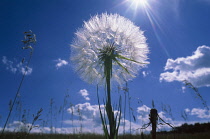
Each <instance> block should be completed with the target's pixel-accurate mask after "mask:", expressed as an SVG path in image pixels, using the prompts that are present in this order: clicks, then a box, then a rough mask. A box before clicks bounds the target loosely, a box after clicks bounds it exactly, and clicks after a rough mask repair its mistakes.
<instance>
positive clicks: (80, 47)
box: [70, 13, 149, 84]
mask: <svg viewBox="0 0 210 139" xmlns="http://www.w3.org/2000/svg"><path fill="white" fill-rule="evenodd" d="M112 44H114V47H115V50H116V52H117V53H118V54H119V55H121V56H123V57H125V58H128V59H131V60H133V61H131V60H126V59H120V58H118V59H117V60H118V61H119V62H120V64H121V65H122V66H123V67H124V68H122V67H121V66H119V64H118V63H116V62H114V61H113V62H112V79H111V80H112V81H117V82H118V83H119V84H122V83H123V82H124V81H128V80H131V79H132V78H134V77H135V76H136V75H138V71H139V70H140V69H141V68H142V67H145V66H146V65H145V64H142V63H148V62H147V59H148V57H147V54H148V53H149V49H148V45H147V43H146V37H145V36H144V32H143V31H141V30H140V28H139V27H137V26H135V25H134V23H133V22H131V21H130V20H128V19H126V18H124V17H122V16H120V15H118V14H107V13H103V14H101V15H96V16H94V17H92V18H91V19H90V20H89V21H87V22H84V25H83V27H82V28H80V29H78V31H77V32H76V33H75V38H74V41H73V42H72V44H71V58H70V59H71V61H72V63H73V65H74V68H75V70H76V71H77V72H78V74H79V75H80V77H81V78H82V79H83V80H84V81H86V82H88V83H96V84H102V83H104V80H105V78H104V77H105V75H104V67H103V66H104V64H103V62H102V61H100V58H99V56H100V50H101V49H103V48H104V47H106V46H110V45H112ZM134 61H136V62H134ZM124 69H127V70H128V72H126V71H125V70H124Z"/></svg>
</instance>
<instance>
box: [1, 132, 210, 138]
mask: <svg viewBox="0 0 210 139" xmlns="http://www.w3.org/2000/svg"><path fill="white" fill-rule="evenodd" d="M1 139H104V136H103V135H97V134H69V135H64V134H29V135H26V134H24V133H7V134H4V136H3V137H1ZM119 139H152V137H151V135H143V136H142V135H129V134H127V135H120V136H119ZM157 139H210V133H207V132H206V133H195V134H159V135H157Z"/></svg>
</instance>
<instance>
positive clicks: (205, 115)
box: [185, 108, 210, 119]
mask: <svg viewBox="0 0 210 139" xmlns="http://www.w3.org/2000/svg"><path fill="white" fill-rule="evenodd" d="M185 111H186V112H187V113H188V114H189V115H194V116H197V117H198V118H201V119H210V110H207V109H201V108H193V109H192V110H190V109H185Z"/></svg>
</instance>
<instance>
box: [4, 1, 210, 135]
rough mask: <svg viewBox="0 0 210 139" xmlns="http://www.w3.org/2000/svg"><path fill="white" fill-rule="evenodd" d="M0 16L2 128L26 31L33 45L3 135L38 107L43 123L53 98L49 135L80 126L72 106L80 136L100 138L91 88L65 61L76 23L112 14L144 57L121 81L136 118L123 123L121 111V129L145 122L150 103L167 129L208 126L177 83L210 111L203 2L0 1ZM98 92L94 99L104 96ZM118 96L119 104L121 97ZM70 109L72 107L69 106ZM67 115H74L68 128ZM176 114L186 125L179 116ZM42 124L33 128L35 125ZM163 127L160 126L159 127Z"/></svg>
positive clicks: (203, 112) (208, 9)
mask: <svg viewBox="0 0 210 139" xmlns="http://www.w3.org/2000/svg"><path fill="white" fill-rule="evenodd" d="M0 9H1V12H0V20H1V22H0V30H1V31H0V59H1V61H0V77H1V78H0V83H1V85H0V90H1V91H0V94H1V97H0V106H1V109H0V116H1V118H0V127H3V124H4V122H5V119H6V116H7V114H8V112H9V105H8V104H9V102H10V100H11V99H12V100H13V99H14V96H15V94H16V91H17V88H18V85H19V83H20V80H21V78H22V72H21V68H22V67H24V65H20V62H21V60H22V58H24V57H25V58H26V60H27V58H28V56H29V51H28V50H22V49H21V48H22V47H23V43H22V42H21V40H23V39H24V34H23V32H24V31H28V30H32V31H33V32H34V33H35V34H36V36H37V38H36V39H37V43H36V45H35V46H34V53H33V57H32V61H31V63H30V65H29V67H30V71H31V72H30V73H28V75H27V76H26V77H25V80H24V83H23V85H22V88H21V90H20V97H18V100H21V103H22V107H21V109H22V111H21V112H20V111H18V110H17V108H20V105H16V106H15V108H14V110H13V112H12V116H11V118H10V120H9V123H10V126H9V127H8V129H10V130H14V129H15V128H17V127H18V126H21V124H22V123H21V121H20V120H21V119H20V118H18V117H19V116H18V115H22V114H23V113H24V109H25V110H26V111H28V110H30V112H28V113H29V114H27V115H28V118H27V124H30V123H31V122H32V115H33V114H36V112H37V111H38V110H39V109H40V108H43V112H42V115H41V117H40V118H41V119H43V120H46V121H48V122H49V121H50V120H49V117H50V116H49V111H50V99H53V102H54V103H53V114H54V115H56V116H54V120H53V125H52V126H53V127H56V129H57V132H65V133H66V132H72V131H73V129H76V128H77V126H78V127H79V126H80V124H81V121H79V120H78V119H79V117H78V116H77V114H76V109H78V107H79V108H80V109H81V112H82V119H83V123H82V124H83V128H84V129H83V131H84V132H90V131H94V132H98V133H99V132H101V126H100V119H99V113H98V107H97V96H96V85H91V84H88V83H86V82H84V81H83V80H81V79H80V77H79V75H77V74H76V72H75V71H74V70H73V68H72V65H71V62H70V60H69V58H70V53H71V50H70V44H71V43H72V41H73V38H74V33H75V32H76V31H77V29H78V28H80V27H82V25H83V22H84V21H87V20H89V19H90V18H91V17H92V16H94V15H96V14H101V13H104V12H107V13H117V14H119V15H121V16H124V17H126V18H128V19H129V20H131V21H132V22H133V23H134V24H135V25H136V26H139V27H140V29H141V30H143V31H144V35H145V36H146V38H147V43H148V46H149V50H150V53H149V62H150V64H149V65H148V66H147V68H143V69H141V70H140V71H139V75H138V76H137V77H136V78H135V79H133V80H132V81H130V82H128V88H129V94H130V97H131V98H130V102H131V104H130V105H131V107H132V109H133V113H134V115H135V117H136V119H137V121H136V122H134V120H133V119H132V118H131V120H130V119H129V112H128V108H127V111H126V117H125V118H126V124H129V122H130V121H131V123H132V128H133V129H132V131H133V132H134V131H135V129H137V128H140V127H142V125H143V124H145V123H148V113H149V109H150V108H152V100H153V101H154V103H155V108H156V109H157V110H158V112H159V115H160V116H161V117H162V118H163V119H165V120H166V121H167V122H170V123H172V124H173V125H180V124H182V123H184V122H188V123H194V122H209V121H210V111H208V110H207V109H206V108H205V107H204V105H202V101H201V100H200V99H199V98H198V97H197V95H196V94H195V92H194V91H193V90H192V89H190V88H188V87H186V86H185V85H184V83H183V80H185V79H187V80H188V81H190V82H191V83H192V84H193V85H194V86H196V87H198V90H199V93H200V94H201V95H202V97H203V99H204V100H205V101H206V103H207V105H208V106H209V105H210V93H209V91H210V88H209V86H210V63H209V60H208V59H209V58H210V39H209V36H210V28H209V24H210V18H209V15H210V1H209V0H193V1H187V0H171V1H170V2H169V1H168V0H159V1H157V0H147V1H146V3H145V4H138V1H132V0H127V1H126V0H88V1H87V0H77V1H73V0H59V1H58V0H52V1H47V0H45V1H43V0H36V1H35V0H30V1H26V0H19V1H15V0H10V1H8V0H1V2H0ZM99 90H100V91H99V92H100V96H101V97H102V96H103V93H104V92H103V91H104V89H103V88H100V89H99ZM66 94H68V95H69V97H68V99H67V100H68V101H67V102H68V103H67V104H66V105H65V108H64V109H63V111H64V115H63V118H62V114H61V113H59V107H60V106H63V105H64V97H65V95H66ZM120 94H121V95H122V97H124V93H123V91H120ZM112 95H113V98H117V96H119V93H118V90H117V86H116V87H113V90H112ZM101 99H102V98H101ZM113 102H115V103H116V102H117V99H113ZM70 103H71V104H73V106H71V107H70ZM71 108H72V109H74V110H75V113H74V123H73V126H74V128H72V122H71V115H72V113H71V112H72V111H71V110H72V109H71ZM184 113H185V114H186V115H187V119H184V118H182V117H181V115H182V114H184ZM47 115H48V116H47ZM93 117H94V118H93ZM47 119H48V120H47ZM43 120H42V121H43ZM42 121H40V122H37V124H38V125H40V126H41V125H43V122H42ZM61 123H63V125H62V127H63V128H61ZM90 125H91V127H90ZM42 127H43V130H44V131H46V132H49V131H50V129H49V127H50V124H49V123H48V125H44V126H42ZM164 128H167V126H163V127H160V129H164ZM78 129H79V128H78ZM126 130H127V131H129V129H126ZM148 130H150V129H148ZM120 131H122V128H121V129H120ZM33 132H40V129H39V128H37V129H33Z"/></svg>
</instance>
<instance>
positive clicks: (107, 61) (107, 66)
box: [104, 56, 115, 139]
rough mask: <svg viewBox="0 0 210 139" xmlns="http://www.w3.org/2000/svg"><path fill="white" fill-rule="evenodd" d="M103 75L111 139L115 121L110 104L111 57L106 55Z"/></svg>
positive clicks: (111, 138) (113, 134)
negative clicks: (104, 76)
mask: <svg viewBox="0 0 210 139" xmlns="http://www.w3.org/2000/svg"><path fill="white" fill-rule="evenodd" d="M104 68H105V69H104V71H105V75H106V84H107V102H106V112H107V115H108V120H109V126H110V132H109V134H110V139H113V138H114V136H115V123H114V113H113V110H112V105H111V83H110V82H111V74H112V59H111V57H110V56H108V57H107V58H106V59H105V67H104Z"/></svg>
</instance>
